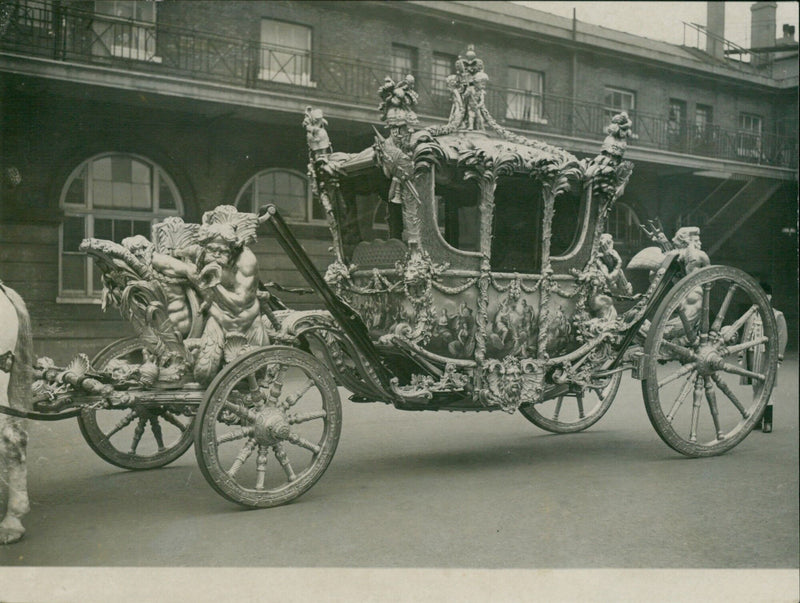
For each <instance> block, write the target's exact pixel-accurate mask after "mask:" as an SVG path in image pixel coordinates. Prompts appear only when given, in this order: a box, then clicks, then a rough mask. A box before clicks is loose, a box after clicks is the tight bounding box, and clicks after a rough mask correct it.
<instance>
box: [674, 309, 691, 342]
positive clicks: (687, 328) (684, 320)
mask: <svg viewBox="0 0 800 603" xmlns="http://www.w3.org/2000/svg"><path fill="white" fill-rule="evenodd" d="M676 311H677V313H678V317H679V318H680V319H681V324H682V325H683V332H684V333H686V339H687V341H688V342H689V344H693V343H694V340H695V335H694V328H692V323H691V321H690V320H689V317H688V316H686V310H684V309H683V306H678V308H677V310H676Z"/></svg>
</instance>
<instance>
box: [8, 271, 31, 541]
mask: <svg viewBox="0 0 800 603" xmlns="http://www.w3.org/2000/svg"><path fill="white" fill-rule="evenodd" d="M9 352H10V354H9ZM32 374H33V336H32V335H31V320H30V316H29V315H28V310H27V308H26V307H25V302H24V301H22V298H21V297H20V296H19V295H18V294H17V293H16V291H14V290H13V289H10V288H9V287H7V286H5V285H3V284H2V281H0V404H2V405H4V406H11V407H12V408H17V409H21V410H30V409H31V398H32V396H31V380H32ZM27 443H28V434H27V433H26V432H25V422H24V420H23V419H19V418H15V417H10V416H8V415H5V414H2V413H0V517H3V520H2V521H0V544H11V543H12V542H17V541H18V540H20V539H21V538H22V536H23V535H24V534H25V528H24V527H23V526H22V518H23V517H24V516H25V514H26V513H27V512H28V510H29V509H30V505H29V503H28V484H27V477H28V475H27V474H28V471H27V466H26V464H25V463H26V459H25V448H26V445H27Z"/></svg>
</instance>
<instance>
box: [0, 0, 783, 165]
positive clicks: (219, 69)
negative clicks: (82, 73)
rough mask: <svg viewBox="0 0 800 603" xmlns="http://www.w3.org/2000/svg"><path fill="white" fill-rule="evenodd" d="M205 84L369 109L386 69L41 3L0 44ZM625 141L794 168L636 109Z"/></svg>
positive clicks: (557, 116) (526, 115)
mask: <svg viewBox="0 0 800 603" xmlns="http://www.w3.org/2000/svg"><path fill="white" fill-rule="evenodd" d="M2 51H7V52H15V53H22V54H29V55H34V56H40V57H46V58H50V59H55V60H59V61H67V62H73V63H83V64H93V65H104V66H111V67H114V68H115V69H121V70H125V71H133V72H142V73H150V74H152V73H157V74H161V75H172V76H179V77H183V78H190V79H196V80H201V81H213V82H219V83H225V84H229V85H233V86H239V87H244V88H251V89H276V88H278V89H287V90H291V92H292V93H294V94H296V95H297V96H298V97H301V98H303V99H304V100H307V101H308V102H313V101H314V99H337V100H343V101H346V102H350V103H354V104H361V105H364V106H369V107H373V106H375V105H376V102H377V96H376V93H377V89H378V87H379V86H380V84H381V83H382V82H383V79H384V78H385V77H386V75H387V74H388V73H390V72H391V66H390V65H389V64H388V62H387V63H381V62H371V61H363V60H358V59H351V58H345V57H341V56H337V55H327V54H323V53H316V52H313V53H312V52H306V51H299V50H297V49H291V48H283V47H279V46H274V45H266V44H261V43H259V42H258V41H246V40H245V41H242V40H239V39H234V38H229V37H225V36H220V35H215V34H212V33H207V32H198V31H195V30H190V29H185V28H178V27H171V26H169V27H168V26H164V25H162V24H155V23H143V22H141V21H133V20H125V19H119V18H115V17H111V16H106V15H101V14H97V13H93V12H87V11H83V10H78V9H76V8H74V7H71V6H64V5H61V4H54V3H52V2H48V1H44V0H19V1H18V2H17V3H16V4H15V9H14V14H12V15H11V21H10V23H9V24H8V27H7V29H6V32H5V35H4V36H3V37H2V39H0V52H2ZM414 75H415V76H416V81H417V90H418V92H419V94H420V103H419V106H418V112H419V113H422V114H429V115H439V116H442V117H445V116H447V115H448V114H449V110H450V98H449V96H448V95H447V94H443V89H442V87H441V85H436V86H434V83H433V82H434V78H433V76H432V74H428V73H422V72H420V73H415V74H414ZM486 105H487V108H488V109H489V111H490V112H491V113H492V115H493V116H494V117H495V119H497V120H498V121H499V122H501V123H503V124H504V125H505V126H507V127H513V128H517V129H520V130H526V131H529V132H532V133H533V132H538V133H544V134H555V135H562V136H574V137H580V138H589V139H595V140H602V138H603V137H604V136H605V132H604V129H605V127H606V126H607V125H608V123H609V121H610V118H611V116H612V115H613V114H614V113H615V112H616V110H615V109H613V108H610V107H606V106H603V105H602V104H599V103H591V102H587V101H581V100H574V99H571V98H566V97H560V96H556V95H549V94H535V93H532V92H529V91H526V90H517V89H513V88H503V87H500V86H490V88H489V89H488V90H487V97H486ZM631 118H632V119H633V131H634V133H635V134H636V138H635V139H634V140H633V141H632V144H633V145H635V146H638V147H647V148H654V149H659V150H667V151H673V152H676V153H685V154H690V155H701V156H705V157H713V158H719V159H730V160H736V161H745V162H749V163H758V164H764V165H776V166H785V167H795V165H796V161H797V157H798V143H797V133H796V132H794V133H792V134H793V135H790V136H783V135H780V136H779V135H776V134H769V133H760V134H756V133H752V132H743V131H738V130H727V129H724V128H720V127H718V126H705V127H698V126H694V125H692V124H689V123H686V122H676V121H670V120H669V119H667V118H665V117H662V116H659V115H654V114H648V113H645V112H641V111H635V112H633V114H632V115H631Z"/></svg>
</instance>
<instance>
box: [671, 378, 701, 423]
mask: <svg viewBox="0 0 800 603" xmlns="http://www.w3.org/2000/svg"><path fill="white" fill-rule="evenodd" d="M695 379H697V371H692V373H691V375H689V378H688V379H687V380H686V383H684V384H683V387H682V388H681V391H680V393H679V394H678V397H677V398H675V402H674V403H673V404H672V408H670V409H669V412H668V413H667V421H669V422H670V423H672V419H674V418H675V414H676V413H677V412H678V409H679V408H680V407H681V404H683V401H684V400H686V398H687V397H688V396H689V392H690V391H692V386H693V385H694V382H695Z"/></svg>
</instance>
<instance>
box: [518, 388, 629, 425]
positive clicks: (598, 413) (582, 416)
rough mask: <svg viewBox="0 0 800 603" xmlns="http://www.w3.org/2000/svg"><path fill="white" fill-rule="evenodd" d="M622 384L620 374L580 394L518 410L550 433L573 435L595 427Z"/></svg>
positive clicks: (561, 397)
mask: <svg viewBox="0 0 800 603" xmlns="http://www.w3.org/2000/svg"><path fill="white" fill-rule="evenodd" d="M621 380H622V374H621V373H615V374H613V375H611V376H610V377H607V378H606V379H604V380H602V381H601V382H598V383H596V384H594V385H595V386H594V387H587V388H586V389H585V390H584V391H583V392H582V393H576V394H565V395H563V396H559V397H556V398H553V399H551V400H545V401H543V402H540V403H538V404H529V405H525V406H521V407H520V409H519V410H520V412H521V413H522V414H523V416H524V417H525V418H526V419H528V420H529V421H530V422H531V423H533V424H534V425H536V426H537V427H540V428H541V429H544V430H546V431H550V432H553V433H575V432H577V431H583V430H584V429H587V428H589V427H591V426H592V425H594V424H595V423H597V422H598V421H599V420H600V419H601V418H602V417H603V415H605V414H606V411H608V409H609V408H610V407H611V403H612V402H613V401H614V397H615V396H616V395H617V391H618V390H619V384H620V381H621Z"/></svg>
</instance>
